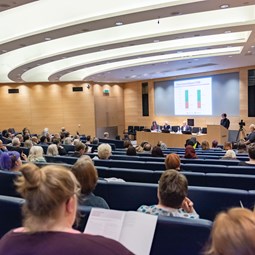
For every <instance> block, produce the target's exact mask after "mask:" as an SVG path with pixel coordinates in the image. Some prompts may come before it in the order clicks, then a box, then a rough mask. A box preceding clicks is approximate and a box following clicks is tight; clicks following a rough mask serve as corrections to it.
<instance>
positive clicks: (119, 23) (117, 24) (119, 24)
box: [115, 21, 124, 26]
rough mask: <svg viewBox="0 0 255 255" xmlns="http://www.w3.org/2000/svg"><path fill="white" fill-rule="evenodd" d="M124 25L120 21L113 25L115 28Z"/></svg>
mask: <svg viewBox="0 0 255 255" xmlns="http://www.w3.org/2000/svg"><path fill="white" fill-rule="evenodd" d="M123 24H124V23H123V22H122V21H117V22H116V23H115V25H116V26H122V25H123Z"/></svg>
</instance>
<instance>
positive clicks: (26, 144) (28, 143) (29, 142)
mask: <svg viewBox="0 0 255 255" xmlns="http://www.w3.org/2000/svg"><path fill="white" fill-rule="evenodd" d="M32 146H33V142H32V140H26V141H25V142H24V147H26V148H31V147H32Z"/></svg>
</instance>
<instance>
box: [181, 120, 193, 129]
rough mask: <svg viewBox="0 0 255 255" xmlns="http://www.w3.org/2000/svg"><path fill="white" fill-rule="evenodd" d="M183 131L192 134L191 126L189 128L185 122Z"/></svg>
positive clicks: (182, 127)
mask: <svg viewBox="0 0 255 255" xmlns="http://www.w3.org/2000/svg"><path fill="white" fill-rule="evenodd" d="M181 131H187V132H191V131H192V130H191V126H189V125H188V124H187V122H186V121H183V123H182V126H181Z"/></svg>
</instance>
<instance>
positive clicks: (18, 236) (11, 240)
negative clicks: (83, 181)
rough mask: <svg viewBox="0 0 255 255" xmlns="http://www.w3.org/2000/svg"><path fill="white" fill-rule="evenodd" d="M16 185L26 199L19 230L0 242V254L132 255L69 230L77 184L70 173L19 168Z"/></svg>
mask: <svg viewBox="0 0 255 255" xmlns="http://www.w3.org/2000/svg"><path fill="white" fill-rule="evenodd" d="M20 171H21V172H22V174H23V175H22V176H20V177H19V179H18V180H17V182H16V185H17V191H18V192H19V193H20V194H21V196H22V197H23V198H24V199H25V200H26V203H25V204H24V205H23V217H24V219H23V227H20V228H17V229H14V230H11V231H10V232H8V233H7V234H6V235H5V236H4V237H2V239H1V240H0V254H15V255H24V254H33V255H47V254H48V255H49V254H61V255H70V254H75V255H92V254H104V255H114V254H127V255H129V254H132V253H131V252H129V251H128V250H127V249H126V248H125V247H124V246H122V245H121V244H119V243H118V242H116V241H114V240H112V239H108V238H105V237H101V236H93V235H88V234H83V233H80V232H79V231H77V230H74V229H72V225H73V224H74V222H75V218H76V210H77V200H78V196H79V190H80V187H79V184H78V181H77V180H76V178H75V176H74V175H73V174H72V172H71V171H70V170H68V169H67V168H64V167H61V166H55V165H54V166H52V165H49V166H45V167H43V168H41V169H39V168H38V167H37V166H35V165H34V164H26V165H23V166H22V167H21V169H20Z"/></svg>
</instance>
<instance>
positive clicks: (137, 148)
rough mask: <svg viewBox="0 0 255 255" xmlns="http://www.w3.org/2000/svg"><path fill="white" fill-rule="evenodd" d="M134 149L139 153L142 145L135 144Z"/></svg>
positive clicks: (141, 150)
mask: <svg viewBox="0 0 255 255" xmlns="http://www.w3.org/2000/svg"><path fill="white" fill-rule="evenodd" d="M135 150H136V152H137V153H141V152H143V147H142V146H141V145H137V146H136V147H135Z"/></svg>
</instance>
